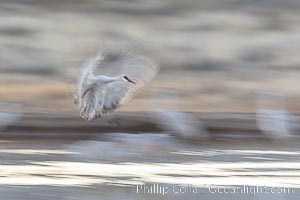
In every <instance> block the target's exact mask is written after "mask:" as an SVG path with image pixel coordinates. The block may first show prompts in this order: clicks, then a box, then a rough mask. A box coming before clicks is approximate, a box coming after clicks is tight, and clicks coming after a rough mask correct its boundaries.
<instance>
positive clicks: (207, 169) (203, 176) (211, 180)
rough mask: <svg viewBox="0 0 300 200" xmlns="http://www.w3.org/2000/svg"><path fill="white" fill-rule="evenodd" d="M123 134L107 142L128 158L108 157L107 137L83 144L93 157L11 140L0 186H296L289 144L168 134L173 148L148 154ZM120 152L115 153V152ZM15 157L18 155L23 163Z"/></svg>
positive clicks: (295, 163) (1, 151) (295, 168)
mask: <svg viewBox="0 0 300 200" xmlns="http://www.w3.org/2000/svg"><path fill="white" fill-rule="evenodd" d="M121 135H122V134H121ZM151 135H153V134H150V136H151ZM150 136H149V135H147V134H146V136H145V138H144V140H143V134H142V135H140V136H139V138H138V140H137V141H138V142H139V144H140V145H142V144H143V143H144V142H145V144H146V142H148V143H149V141H148V140H149V137H150ZM122 137H123V139H121V141H122V142H121V143H120V141H118V140H117V141H115V142H111V144H112V145H114V147H115V149H116V150H118V148H121V149H120V150H122V148H123V149H124V148H125V147H126V148H129V146H131V147H130V148H131V149H136V154H135V156H131V157H130V161H129V160H127V161H123V162H122V161H120V160H116V159H107V157H109V156H111V157H113V156H114V154H111V152H110V151H112V150H113V149H112V148H107V144H110V143H107V141H105V142H103V141H95V143H94V144H93V145H94V146H90V147H89V146H88V145H84V146H85V148H86V150H87V151H89V153H94V156H93V157H92V159H90V158H91V157H89V156H87V154H83V155H82V151H81V149H80V148H77V149H76V148H73V149H72V150H70V144H68V145H66V144H64V142H58V143H57V144H54V143H51V144H50V145H49V144H47V143H46V144H44V143H42V144H40V145H37V144H34V145H32V144H31V143H30V144H28V145H24V144H22V147H20V148H18V145H19V144H18V143H15V142H10V143H3V145H5V146H6V147H5V148H4V147H3V149H0V154H2V155H6V157H3V158H4V159H2V161H1V162H2V165H1V166H0V175H1V176H0V184H2V185H28V186H30V185H31V186H32V185H45V186H80V187H86V186H93V185H98V184H114V185H116V184H117V185H136V184H142V183H147V182H149V183H162V184H163V183H164V184H193V185H195V186H200V187H203V186H205V185H207V184H211V185H233V184H234V185H259V186H278V187H279V186H280V187H293V188H299V187H300V178H299V177H300V170H299V169H300V162H299V159H298V157H299V154H300V151H294V149H293V147H289V148H282V149H280V148H277V147H274V146H272V145H270V144H264V146H261V145H257V144H250V145H244V146H242V147H241V146H237V147H236V148H232V144H229V145H219V146H218V145H216V144H211V145H212V146H210V145H206V146H204V147H202V146H201V145H200V146H193V145H189V144H185V145H181V146H178V143H177V142H176V140H173V141H172V139H171V137H169V139H170V142H169V143H168V145H169V146H172V145H174V146H173V148H170V149H169V150H168V151H164V152H163V153H160V154H153V151H154V150H152V151H139V148H140V147H138V146H137V147H135V146H134V143H126V140H125V139H124V138H126V134H123V136H122ZM122 137H121V138H122ZM133 137H137V136H133ZM151 137H153V136H151ZM128 138H131V136H128ZM154 141H155V140H154ZM150 143H151V141H150ZM74 144H76V145H79V144H80V143H78V142H76V143H74ZM88 144H91V143H88ZM136 144H137V143H136ZM102 145H104V146H102ZM147 145H149V144H147ZM30 146H31V148H30ZM95 146H97V148H95ZM250 146H252V147H250ZM265 146H269V147H268V148H269V150H265V148H266V147H265ZM33 147H34V148H33ZM175 149H176V150H175ZM99 150H100V151H103V152H102V154H105V153H106V154H107V157H105V158H103V156H102V155H101V154H99V153H98V154H97V152H98V151H99ZM94 151H96V152H94ZM137 152H139V154H138V153H137ZM127 153H128V152H126V151H124V153H123V154H124V155H125V156H126V154H127ZM121 155H122V152H121V151H120V152H119V155H118V156H121ZM18 156H23V157H22V161H20V159H19V157H18ZM24 156H25V157H24ZM258 178H259V182H258Z"/></svg>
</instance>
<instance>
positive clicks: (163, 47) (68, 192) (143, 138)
mask: <svg viewBox="0 0 300 200" xmlns="http://www.w3.org/2000/svg"><path fill="white" fill-rule="evenodd" d="M299 9H300V1H298V0H214V1H213V0H164V1H162V0H107V1H104V0H84V1H83V0H1V1H0V76H1V77H0V136H1V137H0V156H1V159H0V199H37V200H41V199H42V200H46V199H66V200H69V199H78V200H79V199H89V200H95V199H141V198H142V199H182V198H185V199H195V198H197V199H199V198H201V199H224V198H225V199H298V198H299V196H300V193H299V187H300V182H299V180H300V179H299V177H300V173H299V167H300V163H299V155H300V150H299V128H300V126H299V125H298V124H299V121H300V118H299V116H298V115H297V113H298V112H299V111H300V103H299V99H300V90H299V88H298V84H299V83H300V81H299V80H300V73H299V72H300V71H299V70H300V68H299V67H300V57H299V56H298V55H299V53H300V26H299V25H300V12H299ZM132 40H136V41H143V42H145V43H143V42H141V43H142V44H147V45H144V47H145V48H146V49H147V47H149V49H148V50H149V51H150V52H151V58H152V59H153V60H155V61H156V62H157V63H158V64H159V66H160V68H161V69H160V72H159V74H158V76H157V77H156V78H155V79H154V81H152V82H151V83H150V84H149V85H148V87H147V89H146V90H142V91H141V92H140V93H138V95H137V96H136V98H135V99H134V100H133V101H131V102H129V103H128V105H126V106H125V107H124V108H122V109H121V111H120V112H117V113H115V114H113V115H112V116H111V118H112V119H113V120H114V121H112V122H110V121H106V120H94V121H93V122H89V123H88V122H85V121H84V120H83V119H80V117H79V114H78V113H77V112H76V109H75V107H74V106H73V102H72V92H73V89H74V87H75V85H74V83H75V82H73V84H71V82H70V81H69V78H70V76H69V75H70V74H69V71H70V70H69V69H74V66H77V67H78V68H79V67H80V65H81V64H82V63H83V62H84V61H85V60H86V59H87V58H88V57H89V56H91V55H94V54H95V52H96V51H97V49H98V48H99V47H101V45H103V44H104V43H108V44H109V46H110V49H111V51H110V53H109V55H108V57H110V58H114V56H115V55H117V54H118V53H120V51H121V48H123V47H124V45H126V44H127V43H128V41H132ZM149 55H150V54H149ZM73 78H74V77H73ZM145 111H147V112H145ZM151 112H152V114H151ZM149 113H150V114H149ZM111 118H109V119H108V120H110V119H111ZM149 132H150V134H149ZM128 133H129V134H128ZM132 133H134V134H132ZM143 184H148V185H149V184H150V185H151V184H167V185H168V187H170V188H171V187H172V186H174V185H178V184H179V185H184V186H187V185H192V186H195V187H199V188H202V189H206V190H204V193H201V194H190V193H189V194H184V193H183V194H180V195H179V194H174V193H173V194H169V195H166V196H162V195H161V194H154V195H153V194H147V193H145V192H144V193H143V194H138V195H137V193H136V186H138V185H143ZM216 185H218V186H221V187H228V188H232V187H234V186H236V185H237V186H245V185H247V186H262V187H264V186H266V187H267V188H268V191H269V190H270V187H279V188H283V187H287V188H291V189H292V192H291V191H290V193H288V194H283V193H282V192H277V193H275V194H270V193H265V192H264V193H261V194H253V193H252V194H251V193H241V192H240V193H238V194H230V195H229V194H226V195H224V193H223V194H222V193H220V194H212V193H211V191H209V190H207V188H208V187H213V186H216Z"/></svg>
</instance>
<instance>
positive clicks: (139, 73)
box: [74, 49, 158, 121]
mask: <svg viewBox="0 0 300 200" xmlns="http://www.w3.org/2000/svg"><path fill="white" fill-rule="evenodd" d="M103 60H104V56H103V54H102V53H99V54H98V55H97V56H95V57H94V58H92V59H90V60H89V61H88V62H87V63H85V64H84V66H83V68H82V69H81V73H80V77H79V78H78V81H77V91H76V93H75V95H74V103H75V105H76V106H77V109H78V110H79V112H80V115H81V117H82V118H84V119H85V120H87V121H90V120H92V119H94V118H100V117H102V116H103V115H105V114H109V112H111V111H114V110H116V109H118V108H119V107H121V106H122V105H124V104H125V103H126V102H127V101H129V100H130V99H132V98H133V97H134V95H135V93H136V92H137V90H138V89H140V88H141V87H142V86H144V84H145V83H147V82H149V81H150V80H152V79H153V78H154V77H155V75H156V74H157V72H158V66H157V65H156V63H155V62H154V61H153V60H151V59H150V58H147V57H144V56H141V55H137V54H134V53H133V52H131V51H130V50H128V49H126V50H125V51H123V52H122V53H121V54H120V56H119V57H118V58H117V59H116V60H115V61H114V62H113V63H110V66H108V67H109V68H110V71H111V72H113V74H114V76H106V75H99V76H95V75H94V71H95V68H96V67H97V68H99V69H100V71H101V69H102V66H101V65H102V61H103Z"/></svg>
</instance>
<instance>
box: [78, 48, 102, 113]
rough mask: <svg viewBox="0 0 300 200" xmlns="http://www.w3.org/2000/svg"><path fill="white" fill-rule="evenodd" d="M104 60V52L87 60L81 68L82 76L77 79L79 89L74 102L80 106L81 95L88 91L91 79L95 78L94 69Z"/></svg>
mask: <svg viewBox="0 0 300 200" xmlns="http://www.w3.org/2000/svg"><path fill="white" fill-rule="evenodd" d="M102 60H103V55H102V53H99V54H98V55H97V56H96V57H95V58H93V59H90V60H89V61H88V62H86V63H85V64H84V65H83V67H82V68H81V70H80V76H79V78H78V81H77V91H76V94H75V95H74V99H73V100H74V104H75V105H76V106H77V107H78V108H80V107H81V105H82V102H81V97H82V96H83V93H85V92H86V90H87V87H88V85H89V84H90V82H89V81H90V80H91V79H92V78H94V74H93V70H94V68H95V67H96V66H99V64H100V63H101V61H102Z"/></svg>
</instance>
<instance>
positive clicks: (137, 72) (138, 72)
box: [103, 53, 159, 113]
mask: <svg viewBox="0 0 300 200" xmlns="http://www.w3.org/2000/svg"><path fill="white" fill-rule="evenodd" d="M117 63H118V66H119V68H118V69H119V74H120V75H121V74H122V75H126V76H127V77H128V78H129V79H130V80H132V81H134V82H135V84H133V83H129V82H122V81H120V82H113V83H110V84H109V85H108V86H107V89H106V91H105V98H104V108H103V113H108V112H110V111H113V110H115V109H117V108H120V107H121V106H122V105H124V104H125V103H126V102H128V101H129V100H130V99H132V98H133V97H134V96H135V94H136V92H137V91H138V90H139V89H140V88H142V87H143V86H144V85H145V84H146V83H148V82H150V81H151V80H152V79H153V78H154V77H155V75H156V74H157V72H158V70H159V68H158V66H157V64H156V63H155V62H154V61H152V60H151V59H149V58H146V57H143V56H137V55H133V54H131V53H126V54H121V56H120V58H119V59H118V61H117Z"/></svg>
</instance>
